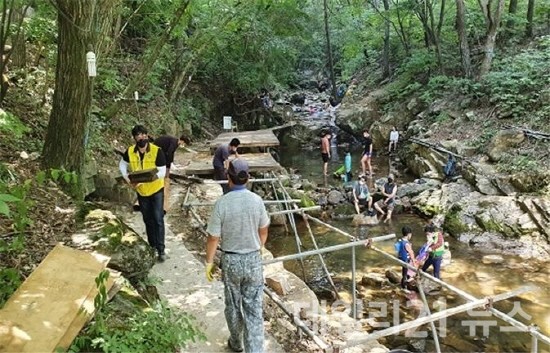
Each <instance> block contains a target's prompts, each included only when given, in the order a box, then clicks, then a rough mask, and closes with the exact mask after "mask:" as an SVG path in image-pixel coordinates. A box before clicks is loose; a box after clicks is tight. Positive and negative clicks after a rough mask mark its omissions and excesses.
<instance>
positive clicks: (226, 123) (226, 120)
mask: <svg viewBox="0 0 550 353" xmlns="http://www.w3.org/2000/svg"><path fill="white" fill-rule="evenodd" d="M232 128H233V123H232V118H231V116H229V115H226V116H224V117H223V129H224V130H231V129H232Z"/></svg>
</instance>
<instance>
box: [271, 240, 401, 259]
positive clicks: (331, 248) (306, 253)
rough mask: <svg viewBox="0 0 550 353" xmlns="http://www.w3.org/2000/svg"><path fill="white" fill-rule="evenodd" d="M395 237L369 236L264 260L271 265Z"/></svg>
mask: <svg viewBox="0 0 550 353" xmlns="http://www.w3.org/2000/svg"><path fill="white" fill-rule="evenodd" d="M393 238H395V234H387V235H382V236H379V237H374V238H369V239H364V240H358V241H354V242H350V243H345V244H339V245H333V246H327V247H326V248H320V249H319V250H310V251H304V252H303V253H301V254H293V255H285V256H280V257H277V258H274V259H271V260H266V261H264V262H263V264H264V265H269V264H273V263H276V262H282V261H288V260H296V259H299V258H303V257H306V256H311V255H317V254H324V253H327V252H331V251H336V250H342V249H347V248H351V247H354V246H360V245H365V244H367V243H370V242H379V241H384V240H388V239H393Z"/></svg>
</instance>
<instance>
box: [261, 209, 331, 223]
mask: <svg viewBox="0 0 550 353" xmlns="http://www.w3.org/2000/svg"><path fill="white" fill-rule="evenodd" d="M320 209H321V206H311V207H304V208H298V209H295V210H282V211H275V212H270V213H269V215H270V216H274V215H278V214H290V213H301V212H305V211H317V210H320ZM293 220H294V218H293ZM290 224H291V225H292V224H293V222H292V221H290ZM294 227H296V224H295V223H294Z"/></svg>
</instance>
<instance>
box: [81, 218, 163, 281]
mask: <svg viewBox="0 0 550 353" xmlns="http://www.w3.org/2000/svg"><path fill="white" fill-rule="evenodd" d="M72 239H73V243H74V244H75V246H76V247H77V248H79V249H85V250H95V251H97V252H98V253H100V254H103V255H106V256H109V257H111V261H109V265H108V267H109V268H112V269H115V270H117V271H120V272H122V274H123V275H124V277H126V278H129V279H132V280H138V279H140V278H145V277H147V274H148V272H149V270H150V269H151V268H152V267H153V265H154V264H155V261H156V254H155V251H154V250H153V249H152V248H151V247H150V246H149V244H147V242H146V241H145V240H143V239H142V238H141V237H140V236H139V235H138V234H137V233H136V232H135V231H134V230H133V229H132V228H130V227H129V226H128V225H126V224H125V223H124V222H122V220H121V219H119V218H118V217H117V216H115V215H114V214H113V213H112V212H111V211H107V210H101V209H95V210H92V211H90V212H89V213H88V215H86V217H85V219H84V229H83V230H82V231H81V232H79V233H76V234H74V235H73V237H72Z"/></svg>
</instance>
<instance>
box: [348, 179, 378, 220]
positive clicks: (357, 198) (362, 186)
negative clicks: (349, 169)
mask: <svg viewBox="0 0 550 353" xmlns="http://www.w3.org/2000/svg"><path fill="white" fill-rule="evenodd" d="M352 193H353V204H354V205H355V211H357V214H361V207H364V206H365V205H368V212H369V215H372V214H373V210H372V197H371V196H370V193H369V187H368V186H367V180H366V177H365V175H363V174H361V175H359V179H358V180H357V182H355V184H354V185H353V190H352Z"/></svg>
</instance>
